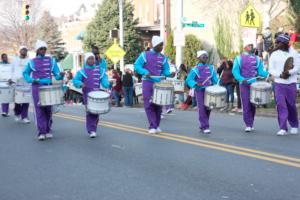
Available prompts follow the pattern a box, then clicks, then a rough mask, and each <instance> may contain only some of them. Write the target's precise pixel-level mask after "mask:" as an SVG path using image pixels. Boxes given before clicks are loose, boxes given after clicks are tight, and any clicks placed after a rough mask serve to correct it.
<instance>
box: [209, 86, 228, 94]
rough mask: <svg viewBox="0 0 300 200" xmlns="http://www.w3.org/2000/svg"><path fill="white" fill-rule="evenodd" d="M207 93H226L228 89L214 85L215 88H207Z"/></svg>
mask: <svg viewBox="0 0 300 200" xmlns="http://www.w3.org/2000/svg"><path fill="white" fill-rule="evenodd" d="M205 91H206V92H210V93H217V94H219V93H224V92H225V93H226V88H225V87H222V86H219V85H213V86H208V87H207V88H205Z"/></svg>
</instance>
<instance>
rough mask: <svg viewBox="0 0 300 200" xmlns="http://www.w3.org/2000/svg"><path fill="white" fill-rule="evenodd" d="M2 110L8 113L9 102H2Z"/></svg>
mask: <svg viewBox="0 0 300 200" xmlns="http://www.w3.org/2000/svg"><path fill="white" fill-rule="evenodd" d="M1 107H2V112H3V113H6V114H8V111H9V103H3V104H1Z"/></svg>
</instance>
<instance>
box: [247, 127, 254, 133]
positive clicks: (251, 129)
mask: <svg viewBox="0 0 300 200" xmlns="http://www.w3.org/2000/svg"><path fill="white" fill-rule="evenodd" d="M253 130H254V128H252V127H249V126H248V127H246V128H245V132H247V133H250V132H251V131H253Z"/></svg>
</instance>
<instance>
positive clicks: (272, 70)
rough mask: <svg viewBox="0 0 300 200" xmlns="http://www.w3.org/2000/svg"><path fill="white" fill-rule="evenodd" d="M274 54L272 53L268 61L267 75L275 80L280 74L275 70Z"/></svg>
mask: <svg viewBox="0 0 300 200" xmlns="http://www.w3.org/2000/svg"><path fill="white" fill-rule="evenodd" d="M274 54H275V53H273V54H272V55H271V57H270V59H269V73H270V74H271V75H272V76H274V77H275V78H279V77H280V74H281V72H279V71H277V70H276V63H275V58H274V57H275V56H274Z"/></svg>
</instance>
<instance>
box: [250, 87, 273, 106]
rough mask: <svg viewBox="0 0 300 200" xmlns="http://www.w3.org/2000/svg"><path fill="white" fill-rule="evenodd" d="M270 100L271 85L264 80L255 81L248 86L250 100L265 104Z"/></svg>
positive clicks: (256, 103) (254, 102)
mask: <svg viewBox="0 0 300 200" xmlns="http://www.w3.org/2000/svg"><path fill="white" fill-rule="evenodd" d="M271 101H272V85H271V84H270V83H267V82H265V81H257V82H255V83H253V84H251V87H250V102H251V103H253V104H255V105H265V104H268V103H271Z"/></svg>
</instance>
